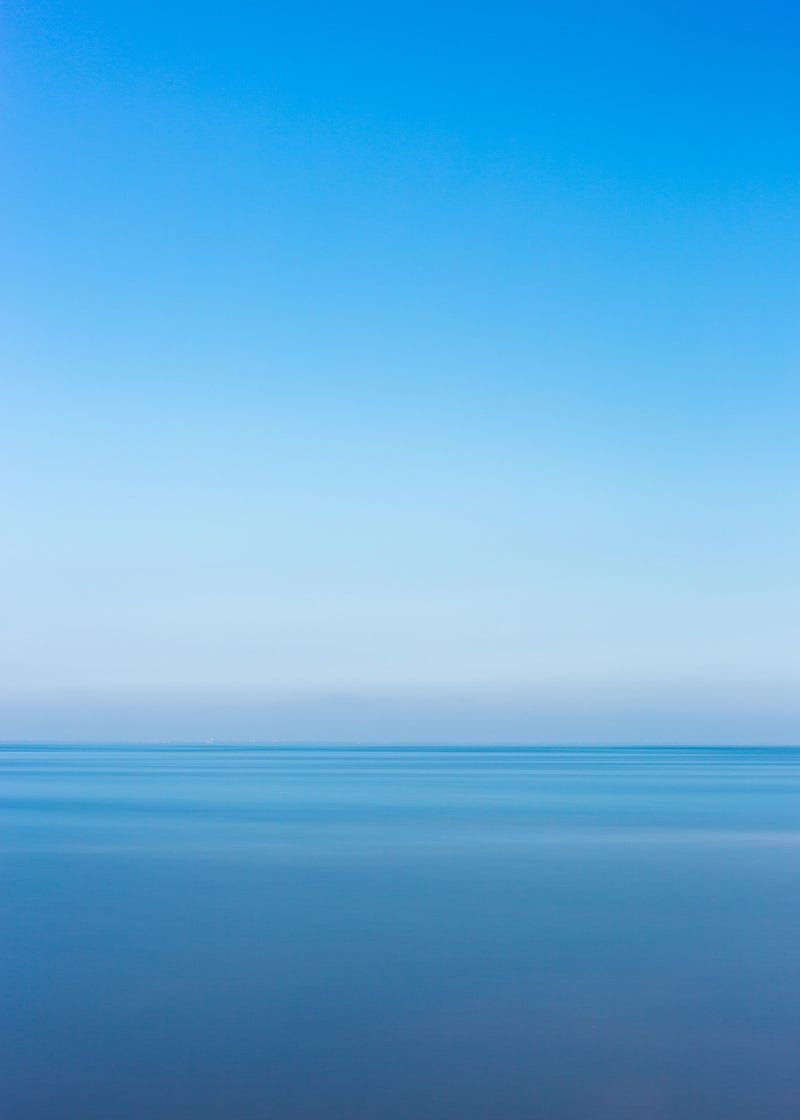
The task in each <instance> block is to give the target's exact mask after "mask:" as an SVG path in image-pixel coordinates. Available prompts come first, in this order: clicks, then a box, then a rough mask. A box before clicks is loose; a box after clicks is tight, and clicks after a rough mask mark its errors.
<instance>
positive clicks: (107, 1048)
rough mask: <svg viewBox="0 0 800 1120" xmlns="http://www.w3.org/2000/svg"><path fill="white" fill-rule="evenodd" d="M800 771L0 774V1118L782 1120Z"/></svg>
mask: <svg viewBox="0 0 800 1120" xmlns="http://www.w3.org/2000/svg"><path fill="white" fill-rule="evenodd" d="M799 884H800V750H794V749H742V748H717V749H696V750H688V749H669V750H667V749H653V748H649V749H644V748H642V749H632V748H625V749H608V748H603V749H598V748H591V749H588V748H587V749H569V750H567V749H544V748H542V749H522V748H519V749H508V750H499V749H477V748H470V749H466V748H464V749H460V748H448V749H438V748H437V749H433V748H431V749H386V748H369V747H363V748H358V749H356V748H349V749H342V748H333V747H331V748H278V747H276V748H247V749H243V748H233V747H219V746H214V747H63V746H61V747H6V748H3V749H0V898H1V899H2V910H3V913H2V962H3V963H2V993H0V995H1V996H2V1021H1V1023H0V1054H1V1058H0V1060H1V1061H2V1100H3V1105H2V1115H3V1117H4V1118H6V1120H23V1118H24V1120H45V1118H46V1120H54V1118H58V1120H72V1118H75V1120H143V1118H145V1117H157V1118H161V1117H164V1118H169V1120H184V1118H186V1120H190V1118H191V1120H223V1118H224V1120H269V1118H274V1120H301V1118H302V1120H317V1118H319V1120H323V1118H324V1120H357V1118H362V1117H363V1118H365V1120H367V1118H370V1120H371V1118H375V1120H429V1118H430V1120H434V1118H437V1120H450V1118H453V1120H456V1118H458V1120H536V1118H539V1117H541V1118H542V1120H584V1118H587V1117H592V1118H593V1120H612V1118H613V1120H623V1118H626V1117H637V1118H638V1117H641V1118H648V1120H650V1118H652V1120H704V1118H706V1117H708V1118H719V1120H739V1118H741V1120H744V1118H748V1120H751V1118H756V1117H759V1118H760V1117H767V1116H768V1117H770V1118H771V1120H784V1118H786V1120H797V1117H798V1116H800V1062H798V1060H797V1054H798V1050H800V952H798V943H799V941H800V895H799V892H800V886H799Z"/></svg>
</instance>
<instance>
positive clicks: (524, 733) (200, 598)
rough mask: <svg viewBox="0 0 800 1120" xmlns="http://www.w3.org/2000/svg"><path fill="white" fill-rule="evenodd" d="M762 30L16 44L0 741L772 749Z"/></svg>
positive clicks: (776, 465) (644, 16)
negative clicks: (643, 744)
mask: <svg viewBox="0 0 800 1120" xmlns="http://www.w3.org/2000/svg"><path fill="white" fill-rule="evenodd" d="M799 24H800V20H799V19H798V17H797V14H796V10H794V9H793V7H792V6H790V5H788V4H785V5H784V4H769V3H768V4H765V5H761V6H759V7H758V8H756V7H755V6H753V5H735V4H734V5H730V4H728V5H721V4H720V5H711V4H700V5H689V4H670V5H662V4H650V5H634V4H613V3H612V4H609V5H589V4H583V3H576V4H563V5H536V4H534V5H528V4H526V5H522V4H519V5H518V4H510V3H499V4H498V3H495V4H493V5H483V4H481V5H470V4H466V5H465V4H459V5H455V4H441V5H422V4H415V3H405V4H403V5H366V4H342V3H337V4H306V3H299V4H296V5H292V6H291V8H290V7H289V6H286V5H281V6H278V5H274V6H273V5H269V4H267V5H261V6H259V9H258V11H256V12H253V11H248V10H247V9H246V8H245V7H242V8H241V9H237V8H235V7H233V8H232V7H231V6H217V5H204V4H192V5H188V4H178V3H170V2H169V0H168V2H166V3H162V4H159V5H155V4H149V3H141V4H138V5H108V4H94V3H82V4H80V5H78V4H73V3H69V2H66V3H65V2H62V3H40V2H33V3H28V4H24V5H23V4H21V3H16V2H12V3H10V4H9V5H7V6H6V9H5V14H4V17H3V26H2V41H3V46H2V70H3V77H2V83H1V84H0V98H1V99H2V149H3V153H4V154H3V186H2V192H3V200H2V201H3V210H4V214H5V221H4V223H3V237H4V251H3V260H4V264H3V266H2V267H3V292H4V297H3V301H2V302H3V305H4V307H3V312H2V315H3V330H2V337H3V342H2V348H3V354H2V361H3V368H4V369H5V370H6V374H5V375H4V378H3V386H4V387H3V400H4V404H3V409H2V417H0V465H1V469H2V477H3V478H4V481H5V485H4V487H3V513H2V531H3V538H4V539H3V544H2V550H1V555H0V578H2V584H3V588H4V590H3V626H2V634H1V635H0V738H6V739H8V738H15V737H23V738H34V739H36V738H45V739H47V738H57V739H58V738H111V739H129V738H145V739H161V738H166V739H171V738H177V739H182V738H186V739H196V738H207V737H216V738H221V739H225V738H236V739H272V738H278V739H293V740H296V739H351V738H352V739H359V738H367V739H369V738H375V739H379V740H381V741H386V740H389V741H392V740H404V741H425V740H434V741H443V740H444V741H453V742H456V741H476V740H480V741H484V742H492V741H498V742H499V741H520V742H522V741H528V742H541V741H561V742H563V741H586V742H595V741H606V742H608V741H624V742H628V741H630V742H633V741H652V742H669V741H676V742H692V741H698V742H700V741H703V742H741V741H747V742H761V741H763V742H797V741H800V699H798V695H800V690H798V684H799V683H800V682H799V681H798V676H799V675H800V647H799V645H798V640H797V635H798V633H800V596H799V594H798V582H799V581H798V570H800V529H799V528H798V517H797V509H798V497H799V495H798V438H797V430H798V414H799V413H798V405H799V404H800V400H799V399H798V398H800V392H798V375H797V369H798V357H799V356H800V346H799V345H798V341H799V339H798V327H797V307H798V295H799V294H800V285H799V284H798V281H799V280H800V256H799V255H798V233H800V210H798V201H799V199H798V194H799V193H800V192H798V185H797V184H798V182H800V177H799V176H800V139H798V132H797V119H798V113H799V112H800V92H799V87H798V78H797V72H796V71H797V66H796V42H797V32H798V25H799Z"/></svg>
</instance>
